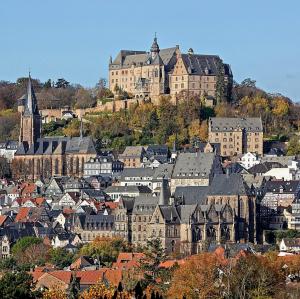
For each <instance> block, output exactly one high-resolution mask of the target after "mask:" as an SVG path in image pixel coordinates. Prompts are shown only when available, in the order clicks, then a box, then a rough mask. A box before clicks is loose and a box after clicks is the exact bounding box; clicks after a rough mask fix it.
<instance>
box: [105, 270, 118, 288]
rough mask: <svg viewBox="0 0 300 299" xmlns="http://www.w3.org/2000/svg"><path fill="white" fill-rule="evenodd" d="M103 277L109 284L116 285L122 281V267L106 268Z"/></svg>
mask: <svg viewBox="0 0 300 299" xmlns="http://www.w3.org/2000/svg"><path fill="white" fill-rule="evenodd" d="M104 277H105V279H106V280H107V281H108V282H109V283H110V284H113V285H114V286H117V285H118V284H119V282H120V281H122V269H107V270H106V271H105V274H104Z"/></svg>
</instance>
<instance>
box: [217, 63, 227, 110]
mask: <svg viewBox="0 0 300 299" xmlns="http://www.w3.org/2000/svg"><path fill="white" fill-rule="evenodd" d="M216 100H217V104H220V103H222V102H224V101H226V100H227V96H226V84H225V69H224V64H223V61H222V60H221V59H219V60H218V62H217V82H216Z"/></svg>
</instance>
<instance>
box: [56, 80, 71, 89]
mask: <svg viewBox="0 0 300 299" xmlns="http://www.w3.org/2000/svg"><path fill="white" fill-rule="evenodd" d="M69 86H70V82H68V81H67V80H65V79H64V78H60V79H57V81H56V82H55V88H67V87H69Z"/></svg>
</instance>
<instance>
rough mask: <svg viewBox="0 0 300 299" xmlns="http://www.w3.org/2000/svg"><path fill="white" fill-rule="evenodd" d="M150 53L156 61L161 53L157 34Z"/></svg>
mask: <svg viewBox="0 0 300 299" xmlns="http://www.w3.org/2000/svg"><path fill="white" fill-rule="evenodd" d="M150 53H151V57H152V59H154V58H155V56H156V55H157V54H158V53H159V46H158V43H157V37H156V34H155V37H154V40H153V44H152V46H151V48H150Z"/></svg>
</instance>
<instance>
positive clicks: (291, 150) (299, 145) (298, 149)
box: [287, 136, 300, 155]
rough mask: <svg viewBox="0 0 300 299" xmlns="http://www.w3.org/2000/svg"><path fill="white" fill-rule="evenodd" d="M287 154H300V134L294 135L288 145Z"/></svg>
mask: <svg viewBox="0 0 300 299" xmlns="http://www.w3.org/2000/svg"><path fill="white" fill-rule="evenodd" d="M287 154H288V155H298V154H300V142H299V136H293V137H292V138H291V139H290V141H289V143H288V147H287Z"/></svg>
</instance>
